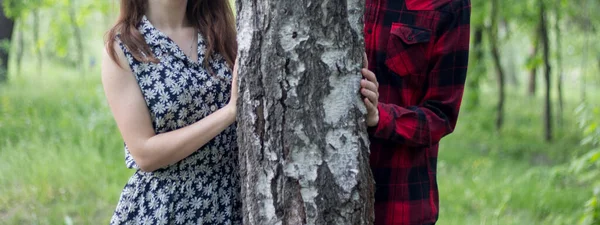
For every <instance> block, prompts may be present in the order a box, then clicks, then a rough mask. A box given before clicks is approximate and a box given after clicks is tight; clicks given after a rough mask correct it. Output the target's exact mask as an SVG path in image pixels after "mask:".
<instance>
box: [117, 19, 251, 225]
mask: <svg viewBox="0 0 600 225" xmlns="http://www.w3.org/2000/svg"><path fill="white" fill-rule="evenodd" d="M138 29H139V31H140V32H141V34H142V35H143V36H144V38H145V40H146V43H147V44H148V45H149V46H150V49H151V50H152V52H153V53H154V55H155V56H156V57H157V58H158V59H159V60H160V63H141V62H139V61H137V60H135V59H134V58H133V56H132V54H131V52H130V51H129V50H128V49H127V47H125V46H124V45H123V44H121V43H120V44H119V45H120V47H121V49H122V50H123V52H124V53H125V56H126V58H127V60H128V62H129V66H130V67H131V69H132V71H133V74H134V75H135V78H136V80H137V82H138V84H139V87H140V89H141V90H142V94H143V96H144V99H145V101H146V104H147V106H148V110H149V111H150V116H151V118H152V125H153V127H154V130H155V132H156V133H157V134H159V133H164V132H168V131H172V130H176V129H179V128H182V127H185V126H187V125H190V124H192V123H194V122H196V121H199V120H201V119H202V118H204V117H206V116H208V115H210V114H211V113H213V112H215V111H216V110H218V109H220V108H222V107H224V106H225V105H226V104H227V102H228V101H229V95H230V89H231V70H230V68H229V67H228V66H227V64H226V62H225V60H224V59H223V57H222V56H221V55H219V54H214V56H213V60H212V61H211V62H210V63H209V64H210V67H211V69H212V71H213V74H212V75H211V74H209V73H208V72H207V70H206V68H204V67H203V66H202V63H201V62H203V60H204V57H205V55H204V53H205V49H206V45H205V43H204V40H203V38H202V35H200V34H198V61H196V62H194V61H193V60H191V59H190V58H189V57H187V56H186V55H185V54H184V53H183V51H182V50H181V49H180V48H179V47H178V46H177V44H175V42H174V41H172V40H171V39H170V38H169V37H168V36H166V35H165V34H163V33H161V32H160V31H159V30H158V29H156V28H155V27H154V26H153V25H152V24H151V23H150V21H148V19H147V18H146V17H144V18H143V19H142V21H141V22H140V24H139V26H138ZM198 62H200V63H198ZM235 138H236V137H235V126H234V125H232V126H230V127H229V128H227V129H226V130H225V131H223V132H222V133H221V134H219V135H218V136H216V137H215V138H214V139H213V140H211V141H210V142H209V143H207V144H206V145H205V146H203V147H202V148H200V149H198V151H196V152H195V153H193V154H192V155H190V156H189V157H187V158H185V159H183V160H181V161H180V162H178V163H175V164H173V165H170V166H168V167H165V168H162V169H159V170H157V171H155V172H143V171H141V170H139V167H138V166H137V165H136V163H135V161H134V159H133V157H132V156H131V154H130V153H129V150H128V149H127V145H125V161H126V165H127V167H128V168H131V169H135V170H136V172H135V174H134V175H133V176H132V177H131V178H130V179H129V181H128V183H127V184H126V185H125V187H124V189H123V192H122V193H121V196H120V200H119V203H118V205H117V208H116V210H115V212H114V214H113V217H112V219H111V221H110V224H136V225H137V224H228V225H230V224H241V223H242V218H241V211H240V209H241V202H240V193H239V192H240V186H239V174H238V169H237V168H238V166H237V162H238V159H237V147H236V139H235Z"/></svg>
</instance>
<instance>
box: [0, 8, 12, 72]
mask: <svg viewBox="0 0 600 225" xmlns="http://www.w3.org/2000/svg"><path fill="white" fill-rule="evenodd" d="M3 5H4V4H3V2H2V0H0V83H4V82H6V80H8V56H9V49H8V48H4V47H8V46H4V42H7V41H8V42H10V40H11V39H12V33H13V28H14V25H15V22H14V21H13V20H12V19H9V18H7V17H6V15H5V14H4V9H3V8H2V6H3Z"/></svg>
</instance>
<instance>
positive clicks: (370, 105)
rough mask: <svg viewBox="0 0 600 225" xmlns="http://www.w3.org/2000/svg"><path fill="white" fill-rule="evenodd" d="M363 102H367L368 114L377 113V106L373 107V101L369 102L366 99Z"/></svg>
mask: <svg viewBox="0 0 600 225" xmlns="http://www.w3.org/2000/svg"><path fill="white" fill-rule="evenodd" d="M363 101H364V102H365V106H366V107H367V112H374V111H375V105H373V103H372V102H371V100H369V99H368V98H365V99H363Z"/></svg>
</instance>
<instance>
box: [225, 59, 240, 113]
mask: <svg viewBox="0 0 600 225" xmlns="http://www.w3.org/2000/svg"><path fill="white" fill-rule="evenodd" d="M231 74H232V76H231V96H230V98H229V103H228V104H227V107H229V108H231V109H232V110H233V114H234V115H236V114H237V99H238V96H239V94H238V60H237V59H236V60H235V65H233V71H231Z"/></svg>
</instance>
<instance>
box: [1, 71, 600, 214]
mask: <svg viewBox="0 0 600 225" xmlns="http://www.w3.org/2000/svg"><path fill="white" fill-rule="evenodd" d="M48 67H50V68H45V69H44V72H43V73H40V72H37V71H33V70H32V69H31V68H26V70H25V71H24V72H23V74H22V75H19V76H13V77H11V81H10V83H9V84H6V85H2V86H0V171H2V172H1V173H0V224H106V223H108V221H109V219H110V216H111V214H112V210H113V209H114V207H115V205H116V203H117V200H118V197H119V193H120V191H121V188H122V187H123V185H124V184H125V182H126V181H127V179H128V177H129V176H130V175H131V173H132V171H129V170H127V169H126V168H125V165H124V162H123V148H122V141H121V139H120V135H119V133H118V130H117V129H116V126H115V124H114V122H113V120H112V117H111V114H110V112H109V110H108V108H107V105H106V103H105V100H104V96H103V91H102V87H101V84H100V80H99V71H98V70H93V71H90V72H87V73H85V74H80V73H77V72H75V71H74V70H72V69H66V68H61V67H56V66H53V67H51V66H48ZM493 96H495V95H494V93H484V94H483V96H482V97H485V98H488V99H490V100H486V101H483V102H484V103H487V105H483V106H481V107H479V108H478V109H477V110H474V111H466V110H463V112H462V114H461V117H460V118H461V119H460V120H459V125H458V127H457V130H456V132H455V133H454V134H452V135H451V136H449V137H447V138H446V139H444V141H443V143H442V147H441V149H440V162H439V185H440V194H441V200H440V201H441V215H440V222H439V224H440V225H454V224H456V225H463V224H490V225H495V224H503V225H504V224H506V225H512V224H514V225H523V224H551V225H552V224H565V225H571V224H575V222H576V220H577V219H578V218H579V214H580V213H581V209H582V206H583V205H584V202H585V201H586V200H587V199H588V198H589V195H590V193H591V190H590V188H589V187H586V186H584V185H579V184H575V183H574V182H573V181H572V180H571V179H570V178H569V176H568V175H565V174H563V173H561V172H560V170H557V169H556V165H561V164H563V163H565V162H566V161H568V160H569V159H570V157H571V156H572V155H573V154H575V153H577V152H578V150H579V149H578V143H579V139H580V137H579V135H578V133H579V132H578V130H577V128H576V126H575V124H574V118H573V116H572V111H573V110H572V109H573V108H574V107H575V106H576V105H575V104H569V105H568V106H569V110H568V111H566V112H567V115H566V118H567V121H566V123H565V124H566V125H565V127H563V128H562V129H561V130H560V131H558V132H556V135H557V136H558V137H560V138H559V139H558V140H556V141H555V142H553V143H551V144H548V143H545V142H543V141H541V140H542V133H541V130H542V125H541V118H542V117H541V111H540V109H541V108H542V107H531V106H541V105H542V104H541V102H539V100H538V99H527V98H523V97H519V96H517V95H516V94H515V96H511V97H510V98H509V101H508V106H507V112H508V114H507V117H506V126H505V128H504V130H503V131H502V132H501V133H500V134H495V133H494V131H493V130H494V129H493V122H494V119H493V118H494V114H493V113H494V111H493V106H492V105H491V104H493V102H494V101H495V98H494V97H493ZM485 98H484V100H485ZM514 99H520V100H519V101H514ZM492 100H494V101H492Z"/></svg>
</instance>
